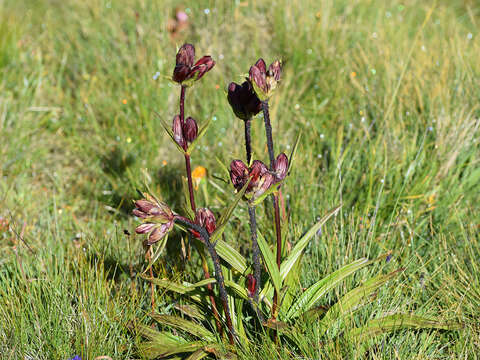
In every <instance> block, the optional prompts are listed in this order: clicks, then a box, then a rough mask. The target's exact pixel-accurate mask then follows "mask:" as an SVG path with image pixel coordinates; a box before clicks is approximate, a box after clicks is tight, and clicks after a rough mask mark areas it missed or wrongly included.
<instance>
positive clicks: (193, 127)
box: [183, 116, 198, 143]
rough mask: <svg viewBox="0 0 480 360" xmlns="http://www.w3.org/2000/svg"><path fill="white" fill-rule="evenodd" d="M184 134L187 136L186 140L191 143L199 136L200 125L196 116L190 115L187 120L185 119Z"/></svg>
mask: <svg viewBox="0 0 480 360" xmlns="http://www.w3.org/2000/svg"><path fill="white" fill-rule="evenodd" d="M183 134H184V136H185V140H186V141H187V142H189V143H191V142H193V141H194V140H195V139H196V138H197V134H198V126H197V122H196V121H195V119H194V118H192V117H190V116H189V117H188V118H187V120H185V125H184V127H183Z"/></svg>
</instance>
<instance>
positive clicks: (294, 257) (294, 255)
mask: <svg viewBox="0 0 480 360" xmlns="http://www.w3.org/2000/svg"><path fill="white" fill-rule="evenodd" d="M341 207H342V205H339V206H337V207H336V208H334V209H332V210H330V211H329V212H328V213H327V214H326V215H325V216H324V217H323V218H322V219H320V221H318V222H317V223H316V224H315V225H313V226H312V227H311V228H310V230H308V231H307V232H306V233H305V235H303V236H302V237H301V238H300V240H299V241H298V242H297V244H295V246H294V247H293V249H292V251H291V252H290V255H288V257H287V258H286V259H285V261H284V262H283V263H282V265H281V267H280V276H281V277H282V280H285V278H286V277H287V276H288V274H289V272H290V270H291V269H292V268H293V265H295V263H296V262H297V261H298V259H299V258H300V256H301V255H302V253H303V250H304V249H305V247H306V246H307V245H308V242H309V241H310V239H311V238H312V237H313V236H314V235H315V234H316V232H317V231H318V230H319V229H320V228H321V227H322V226H323V225H324V224H325V223H326V222H327V220H328V219H330V218H331V217H332V216H333V215H335V214H337V212H338V211H339V210H340V208H341Z"/></svg>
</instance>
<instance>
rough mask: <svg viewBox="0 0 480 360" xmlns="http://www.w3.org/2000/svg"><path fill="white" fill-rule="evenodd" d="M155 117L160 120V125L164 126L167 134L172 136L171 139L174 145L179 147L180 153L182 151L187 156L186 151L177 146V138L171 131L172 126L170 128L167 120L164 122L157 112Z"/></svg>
mask: <svg viewBox="0 0 480 360" xmlns="http://www.w3.org/2000/svg"><path fill="white" fill-rule="evenodd" d="M155 115H157V117H158V119H159V120H160V123H161V124H162V126H163V128H164V129H165V131H166V132H167V134H168V136H170V139H172V141H173V143H174V144H175V146H176V147H177V149H178V151H180V152H181V153H182V154H185V151H184V150H183V148H182V147H181V146H180V145H178V144H177V142H176V141H175V138H174V136H173V132H172V129H171V126H169V125H168V124H167V123H166V122H165V120H163V118H162V117H161V116H160V114H159V113H157V112H156V111H155Z"/></svg>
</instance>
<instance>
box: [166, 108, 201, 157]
mask: <svg viewBox="0 0 480 360" xmlns="http://www.w3.org/2000/svg"><path fill="white" fill-rule="evenodd" d="M172 132H173V138H174V139H175V142H176V143H177V144H178V145H180V146H181V147H182V149H184V150H187V148H188V144H190V143H192V142H193V141H194V140H195V139H196V138H197V135H198V125H197V121H196V120H195V119H194V118H192V117H190V116H189V117H188V118H187V119H186V120H185V121H184V122H183V124H182V120H181V118H180V115H175V116H174V117H173V122H172Z"/></svg>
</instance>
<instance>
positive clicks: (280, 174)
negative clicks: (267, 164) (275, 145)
mask: <svg viewBox="0 0 480 360" xmlns="http://www.w3.org/2000/svg"><path fill="white" fill-rule="evenodd" d="M287 170H288V158H287V155H285V154H284V153H281V154H280V155H278V156H277V158H276V159H275V165H274V171H275V175H276V178H277V180H278V181H281V180H283V179H285V177H286V176H287Z"/></svg>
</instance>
